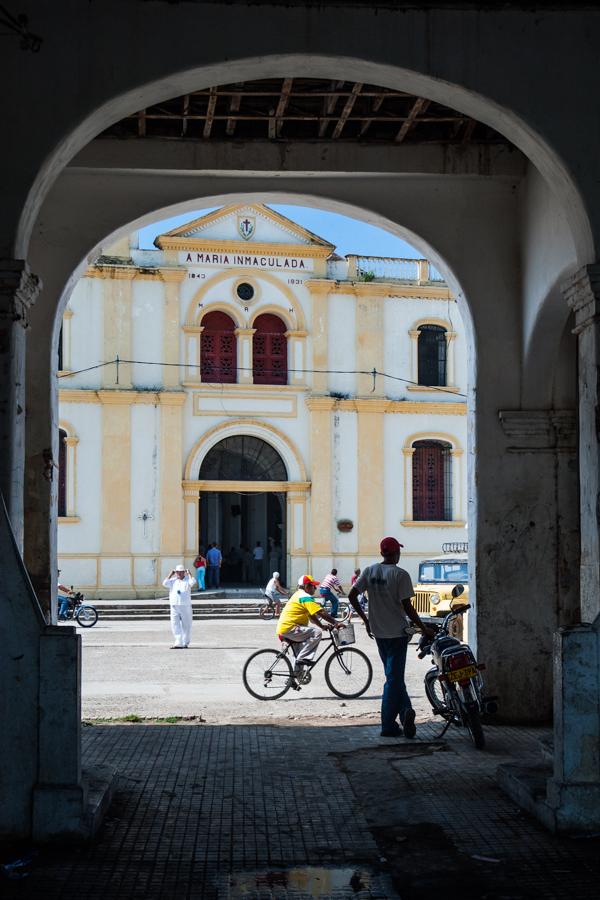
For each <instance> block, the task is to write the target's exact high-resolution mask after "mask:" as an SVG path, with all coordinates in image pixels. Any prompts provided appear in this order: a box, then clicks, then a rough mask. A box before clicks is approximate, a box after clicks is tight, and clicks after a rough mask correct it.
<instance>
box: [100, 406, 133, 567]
mask: <svg viewBox="0 0 600 900" xmlns="http://www.w3.org/2000/svg"><path fill="white" fill-rule="evenodd" d="M101 496H102V510H101V515H102V552H103V553H104V554H107V553H128V552H129V550H130V546H131V406H130V401H129V398H128V397H127V396H125V397H121V396H120V395H119V394H118V393H115V394H114V395H113V396H112V397H104V398H103V405H102V492H101Z"/></svg>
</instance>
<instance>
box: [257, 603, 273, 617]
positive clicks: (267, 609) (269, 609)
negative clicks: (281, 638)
mask: <svg viewBox="0 0 600 900" xmlns="http://www.w3.org/2000/svg"><path fill="white" fill-rule="evenodd" d="M258 614H259V616H260V617H261V619H265V620H267V621H268V620H269V619H272V618H273V616H274V615H275V607H274V606H271V604H269V603H265V604H264V606H261V607H260V609H259V610H258Z"/></svg>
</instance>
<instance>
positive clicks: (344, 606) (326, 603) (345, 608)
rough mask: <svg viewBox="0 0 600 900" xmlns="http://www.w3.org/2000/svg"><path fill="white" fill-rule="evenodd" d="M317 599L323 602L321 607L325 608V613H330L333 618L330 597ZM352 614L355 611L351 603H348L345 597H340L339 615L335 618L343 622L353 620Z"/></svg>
mask: <svg viewBox="0 0 600 900" xmlns="http://www.w3.org/2000/svg"><path fill="white" fill-rule="evenodd" d="M317 599H318V600H319V601H320V602H321V606H322V607H323V609H324V610H325V612H328V613H329V615H330V616H332V615H333V613H332V612H331V609H332V603H331V600H330V599H329V598H328V597H318V598H317ZM352 613H353V609H352V607H351V606H350V603H349V602H348V600H347V599H346V598H345V597H343V598H342V597H340V598H339V599H338V611H337V615H336V616H335V618H336V619H342V620H345V619H349V618H351V616H352Z"/></svg>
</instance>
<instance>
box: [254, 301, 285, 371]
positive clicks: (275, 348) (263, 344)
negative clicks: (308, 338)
mask: <svg viewBox="0 0 600 900" xmlns="http://www.w3.org/2000/svg"><path fill="white" fill-rule="evenodd" d="M254 328H255V329H256V331H255V332H254V338H253V343H252V346H253V349H252V373H253V376H254V384H287V376H288V372H287V367H288V362H287V338H286V336H285V332H286V331H287V326H286V324H285V322H283V321H282V320H281V319H280V318H279V316H276V315H274V314H273V313H263V314H262V315H260V316H257V318H256V319H255V320H254Z"/></svg>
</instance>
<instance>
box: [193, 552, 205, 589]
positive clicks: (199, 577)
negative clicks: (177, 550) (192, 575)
mask: <svg viewBox="0 0 600 900" xmlns="http://www.w3.org/2000/svg"><path fill="white" fill-rule="evenodd" d="M194 568H195V570H196V581H197V582H198V590H199V591H203V590H204V588H205V587H206V559H205V558H204V557H203V556H202V553H200V552H199V553H198V556H197V557H196V559H195V560H194Z"/></svg>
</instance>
